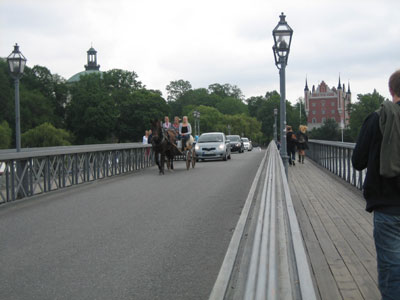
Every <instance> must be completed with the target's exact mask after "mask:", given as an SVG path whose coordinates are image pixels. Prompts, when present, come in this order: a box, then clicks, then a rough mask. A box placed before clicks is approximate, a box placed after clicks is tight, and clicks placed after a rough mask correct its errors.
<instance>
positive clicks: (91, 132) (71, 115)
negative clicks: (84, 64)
mask: <svg viewBox="0 0 400 300" xmlns="http://www.w3.org/2000/svg"><path fill="white" fill-rule="evenodd" d="M71 96H72V98H71V102H70V103H69V104H68V107H67V125H68V129H69V130H70V131H72V132H73V134H74V135H75V136H76V142H77V143H79V144H83V143H87V142H88V141H90V142H91V143H94V142H95V143H102V142H108V141H112V140H113V137H114V133H115V127H116V123H117V118H118V109H117V105H116V103H115V102H114V101H113V98H112V96H111V93H110V92H109V91H108V90H107V87H106V86H105V84H104V82H103V81H102V79H101V76H100V74H96V73H91V74H88V75H84V76H81V77H80V80H79V81H78V82H76V83H75V84H74V86H73V87H72V88H71Z"/></svg>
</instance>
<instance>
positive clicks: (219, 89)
mask: <svg viewBox="0 0 400 300" xmlns="http://www.w3.org/2000/svg"><path fill="white" fill-rule="evenodd" d="M208 90H209V91H210V93H211V94H215V95H217V96H219V97H220V98H227V97H232V98H236V99H240V100H242V99H243V98H244V97H243V93H242V91H241V90H240V88H238V87H237V86H236V85H230V84H229V83H225V84H223V85H222V84H219V83H214V84H210V85H209V86H208Z"/></svg>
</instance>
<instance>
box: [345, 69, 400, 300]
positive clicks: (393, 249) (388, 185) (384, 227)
mask: <svg viewBox="0 0 400 300" xmlns="http://www.w3.org/2000/svg"><path fill="white" fill-rule="evenodd" d="M389 92H390V94H391V96H392V101H384V102H383V104H382V105H381V108H380V109H379V110H377V111H376V112H373V113H371V114H370V115H368V116H367V118H366V119H365V121H364V123H363V125H362V127H361V130H360V133H359V136H358V138H357V143H356V146H355V148H354V151H353V156H352V164H353V167H354V168H355V169H356V170H359V171H361V170H363V169H365V168H367V174H366V176H365V180H364V184H363V194H364V198H365V199H366V202H367V205H366V210H367V211H368V212H374V241H375V248H376V255H377V267H378V285H379V290H380V292H381V295H382V299H383V300H389V299H391V300H394V299H399V298H400V70H398V71H396V72H394V73H393V74H392V75H391V76H390V78H389Z"/></svg>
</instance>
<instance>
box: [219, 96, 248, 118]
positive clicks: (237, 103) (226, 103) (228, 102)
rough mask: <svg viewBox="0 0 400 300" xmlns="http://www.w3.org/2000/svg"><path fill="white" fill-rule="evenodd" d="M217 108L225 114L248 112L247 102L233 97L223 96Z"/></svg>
mask: <svg viewBox="0 0 400 300" xmlns="http://www.w3.org/2000/svg"><path fill="white" fill-rule="evenodd" d="M216 108H217V109H218V110H219V111H220V112H221V113H223V114H225V115H236V114H248V109H247V106H246V104H244V103H243V102H242V100H240V99H237V98H233V97H227V98H223V99H222V100H221V101H219V102H218V103H217V105H216Z"/></svg>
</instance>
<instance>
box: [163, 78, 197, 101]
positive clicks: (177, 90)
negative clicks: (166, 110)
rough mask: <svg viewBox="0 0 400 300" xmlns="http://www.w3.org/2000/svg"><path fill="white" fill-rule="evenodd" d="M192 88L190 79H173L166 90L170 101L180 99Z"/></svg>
mask: <svg viewBox="0 0 400 300" xmlns="http://www.w3.org/2000/svg"><path fill="white" fill-rule="evenodd" d="M191 89H192V85H191V84H190V82H189V81H185V80H183V79H179V80H175V81H171V82H170V83H169V85H167V87H166V90H167V93H168V97H167V100H168V101H176V100H177V99H179V98H180V97H181V96H182V95H183V94H184V93H186V92H188V91H190V90H191Z"/></svg>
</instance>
